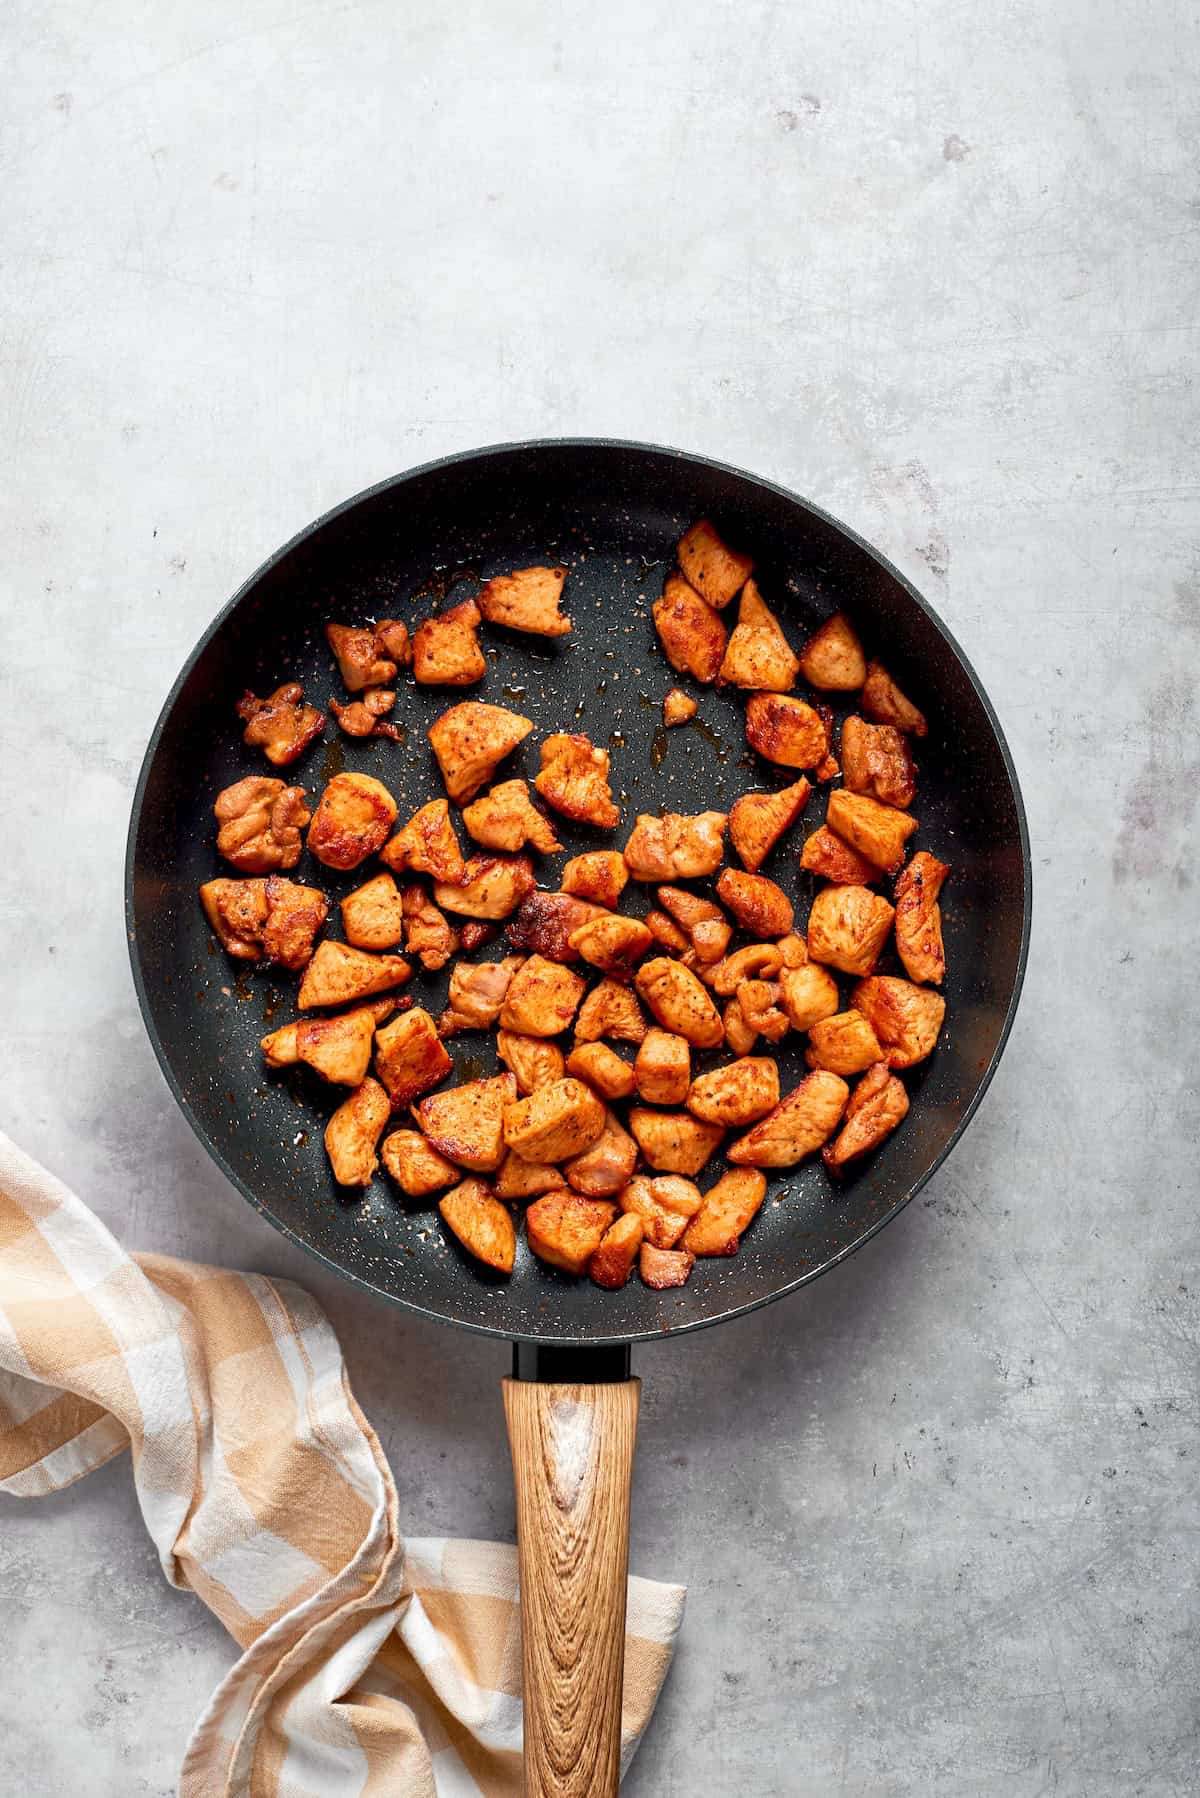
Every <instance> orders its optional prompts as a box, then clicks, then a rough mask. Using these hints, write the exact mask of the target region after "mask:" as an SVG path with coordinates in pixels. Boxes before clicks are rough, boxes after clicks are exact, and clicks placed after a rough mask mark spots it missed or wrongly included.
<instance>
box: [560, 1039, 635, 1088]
mask: <svg viewBox="0 0 1200 1798" xmlns="http://www.w3.org/2000/svg"><path fill="white" fill-rule="evenodd" d="M567 1073H568V1074H573V1075H574V1077H575V1079H576V1080H586V1081H587V1083H588V1085H589V1086H590V1087H591V1088H592V1090H593V1092H598V1093H599V1094H600V1097H601V1098H602V1099H627V1098H628V1097H629V1095H630V1093H632V1091H633V1087H634V1077H633V1069H632V1068H631V1067H630V1065H629V1063H628V1062H627V1061H622V1059H621V1057H620V1056H619V1055H618V1054H617V1052H616V1050H615V1049H610V1048H609V1046H608V1044H607V1043H576V1045H575V1047H574V1048H573V1049H572V1050H571V1053H570V1054H569V1055H568V1056H567Z"/></svg>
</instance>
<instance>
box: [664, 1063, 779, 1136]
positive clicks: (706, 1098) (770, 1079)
mask: <svg viewBox="0 0 1200 1798" xmlns="http://www.w3.org/2000/svg"><path fill="white" fill-rule="evenodd" d="M686 1103H687V1108H688V1110H689V1111H690V1112H691V1114H692V1116H693V1117H698V1118H702V1119H703V1120H704V1122H705V1123H706V1124H721V1125H723V1126H724V1127H725V1128H726V1129H732V1128H736V1127H738V1126H740V1125H742V1124H753V1123H754V1122H755V1121H756V1119H758V1118H761V1117H765V1116H766V1115H767V1113H768V1111H770V1110H771V1109H772V1108H773V1107H774V1106H776V1105H778V1103H779V1067H778V1064H777V1063H776V1062H774V1061H773V1060H772V1059H771V1057H770V1056H769V1055H757V1056H756V1055H743V1056H740V1057H739V1058H738V1060H737V1061H731V1062H728V1063H727V1064H726V1066H725V1067H722V1068H713V1070H712V1072H711V1073H708V1074H700V1075H699V1076H698V1077H697V1078H696V1079H695V1080H693V1081H692V1084H691V1086H690V1087H689V1088H688V1095H687V1101H686Z"/></svg>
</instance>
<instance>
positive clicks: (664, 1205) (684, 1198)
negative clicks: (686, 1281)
mask: <svg viewBox="0 0 1200 1798" xmlns="http://www.w3.org/2000/svg"><path fill="white" fill-rule="evenodd" d="M702 1202H703V1201H702V1200H701V1198H700V1188H699V1187H698V1186H696V1185H694V1184H693V1183H692V1181H691V1180H685V1179H684V1178H683V1176H682V1174H659V1175H647V1174H639V1175H638V1176H637V1178H636V1179H633V1180H630V1181H629V1183H628V1184H627V1185H626V1186H625V1187H624V1189H623V1190H622V1191H621V1192H620V1193H619V1194H618V1197H617V1203H618V1205H620V1207H621V1210H622V1211H624V1212H627V1213H629V1214H631V1215H632V1216H634V1217H640V1218H641V1220H642V1230H643V1233H644V1235H645V1238H646V1241H647V1242H652V1243H653V1244H654V1246H655V1248H656V1249H673V1248H674V1247H675V1244H676V1243H677V1242H678V1241H679V1238H680V1237H681V1236H682V1235H683V1233H684V1231H685V1230H686V1229H687V1227H688V1223H689V1221H690V1219H692V1218H693V1217H695V1215H696V1213H697V1212H698V1211H699V1209H700V1206H701V1204H702Z"/></svg>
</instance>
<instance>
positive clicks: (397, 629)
mask: <svg viewBox="0 0 1200 1798" xmlns="http://www.w3.org/2000/svg"><path fill="white" fill-rule="evenodd" d="M375 651H376V654H377V655H381V656H390V657H391V659H392V661H393V662H395V664H396V666H397V668H409V667H411V666H412V643H411V642H410V641H409V635H408V626H407V625H406V624H402V623H401V622H400V620H399V619H398V618H381V619H380V620H379V623H378V624H377V625H376V626H375Z"/></svg>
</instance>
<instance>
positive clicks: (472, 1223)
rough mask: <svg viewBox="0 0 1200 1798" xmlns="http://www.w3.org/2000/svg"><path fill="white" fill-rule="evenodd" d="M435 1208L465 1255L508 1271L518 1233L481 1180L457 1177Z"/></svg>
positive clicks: (510, 1266) (505, 1271)
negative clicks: (464, 1251) (453, 1184)
mask: <svg viewBox="0 0 1200 1798" xmlns="http://www.w3.org/2000/svg"><path fill="white" fill-rule="evenodd" d="M438 1211H439V1212H440V1214H441V1219H442V1222H443V1223H444V1224H445V1225H446V1227H447V1229H449V1230H451V1231H452V1232H453V1234H454V1235H455V1236H457V1238H458V1240H459V1242H461V1243H462V1246H463V1248H464V1249H466V1251H467V1253H468V1255H474V1257H475V1259H476V1261H482V1262H483V1264H484V1266H485V1267H491V1268H495V1270H496V1272H497V1273H498V1274H511V1272H512V1270H513V1262H514V1261H515V1260H516V1254H517V1233H516V1230H515V1229H514V1227H513V1221H512V1217H511V1215H510V1214H509V1212H508V1211H506V1210H505V1208H504V1206H503V1205H502V1204H501V1203H500V1201H499V1199H498V1198H496V1197H495V1196H494V1194H493V1193H492V1192H490V1191H489V1189H488V1187H487V1185H486V1184H485V1182H484V1181H482V1180H476V1179H470V1180H460V1181H459V1183H458V1185H457V1186H455V1187H452V1188H451V1190H450V1191H449V1192H448V1193H447V1194H446V1196H445V1198H443V1199H440V1200H439V1201H438Z"/></svg>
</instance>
